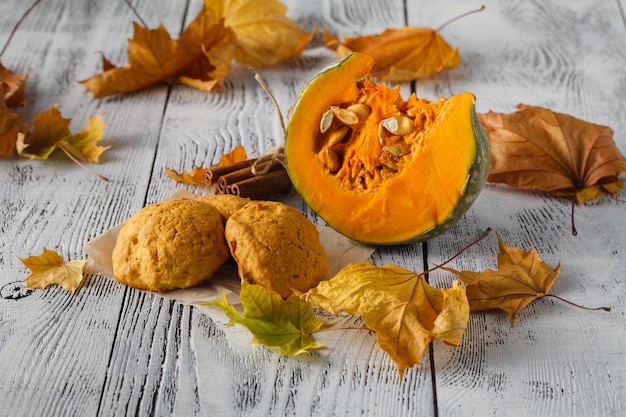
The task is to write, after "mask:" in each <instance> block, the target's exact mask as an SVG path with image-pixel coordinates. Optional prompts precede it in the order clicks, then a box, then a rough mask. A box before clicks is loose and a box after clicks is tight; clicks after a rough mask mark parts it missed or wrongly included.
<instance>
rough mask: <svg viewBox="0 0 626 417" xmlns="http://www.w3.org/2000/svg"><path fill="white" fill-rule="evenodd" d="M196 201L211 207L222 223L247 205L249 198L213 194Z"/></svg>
mask: <svg viewBox="0 0 626 417" xmlns="http://www.w3.org/2000/svg"><path fill="white" fill-rule="evenodd" d="M198 201H201V202H203V203H207V204H210V205H212V206H213V207H215V208H216V209H217V211H219V212H220V214H221V215H222V219H223V220H224V223H226V220H228V218H229V217H230V216H231V215H232V214H233V213H234V212H236V211H237V210H239V209H240V208H242V207H243V206H245V205H246V204H248V203H249V202H250V201H252V200H250V199H249V198H245V197H240V196H238V195H234V194H215V195H207V196H204V197H200V198H198Z"/></svg>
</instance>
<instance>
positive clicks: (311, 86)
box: [285, 55, 491, 245]
mask: <svg viewBox="0 0 626 417" xmlns="http://www.w3.org/2000/svg"><path fill="white" fill-rule="evenodd" d="M351 57H352V55H348V56H346V57H344V58H342V59H340V60H338V61H336V62H335V63H333V64H332V65H330V66H329V67H327V68H325V69H324V70H322V71H321V72H320V73H318V74H317V75H316V76H315V77H314V78H313V79H312V80H310V81H309V82H308V83H307V84H306V85H305V87H304V88H303V89H302V91H301V93H300V95H299V99H298V100H297V102H296V104H295V106H294V109H293V111H292V118H291V119H290V120H289V123H288V126H287V134H286V152H285V155H286V166H287V172H288V173H289V175H290V177H291V179H292V182H293V185H294V188H295V189H296V190H297V191H298V192H299V193H300V195H301V196H302V198H303V199H304V201H305V202H306V203H307V204H309V206H311V208H312V209H313V210H314V211H315V212H316V213H317V215H319V216H320V218H322V219H324V220H326V221H328V220H327V219H325V213H321V212H318V211H317V210H316V209H315V208H314V207H313V206H312V205H311V204H310V201H308V197H310V196H307V193H306V192H304V193H303V192H302V189H301V186H300V185H301V184H299V178H298V176H297V175H293V172H292V165H291V164H290V152H289V150H288V147H289V145H290V143H289V141H290V140H298V141H311V138H312V137H314V135H315V132H313V131H311V132H308V131H305V130H306V129H304V131H303V129H300V128H298V129H296V130H297V131H298V132H299V134H300V136H305V137H299V136H296V135H295V134H292V135H290V128H291V126H292V123H295V124H297V123H301V122H302V121H303V120H302V119H303V118H304V117H318V116H319V114H318V113H317V112H318V111H319V109H318V108H316V107H318V104H319V103H320V102H321V101H318V100H316V99H317V97H316V96H315V95H314V94H313V93H312V91H315V87H316V85H318V84H317V83H331V85H337V87H338V89H337V91H336V92H332V93H330V94H332V96H333V97H331V98H329V97H324V99H323V101H324V102H326V101H334V102H342V100H337V97H342V98H344V99H345V98H346V97H348V98H352V99H353V98H356V97H357V96H358V90H357V89H356V87H353V86H352V84H346V83H344V84H346V85H345V88H344V89H343V90H340V88H343V87H344V85H343V84H341V81H344V80H346V79H353V80H354V81H356V80H357V79H359V78H364V77H366V76H367V75H368V74H369V69H370V68H371V65H373V61H371V62H370V63H366V62H365V61H364V59H363V57H362V56H361V57H360V59H359V60H358V65H360V67H359V66H356V67H353V65H352V63H351V62H350V60H351ZM355 61H357V60H355ZM346 64H347V65H346ZM339 71H341V72H339ZM352 90H354V91H352ZM307 94H308V95H307ZM352 95H354V97H352ZM343 101H348V100H343ZM471 112H472V115H471V120H472V132H473V137H474V141H475V153H474V157H473V160H472V163H471V166H470V168H469V170H468V177H467V181H466V183H465V186H464V189H463V193H462V195H461V197H460V199H459V201H458V203H457V204H456V206H455V207H454V209H453V210H452V212H451V213H450V215H449V216H448V217H447V218H446V219H445V220H444V221H442V222H440V224H438V225H436V226H434V227H432V228H430V229H428V230H426V231H425V232H422V233H420V234H417V235H415V236H413V237H411V238H409V239H398V240H397V241H389V240H387V241H383V242H376V241H373V240H368V241H366V242H365V243H368V244H375V245H394V244H405V243H416V242H421V241H425V240H428V239H432V238H434V237H436V236H439V235H441V234H442V233H444V232H445V231H447V230H449V229H450V228H451V227H452V226H454V225H455V224H456V223H457V222H458V221H459V220H460V219H461V218H462V217H463V215H464V214H465V213H466V212H467V210H468V209H469V208H470V207H471V206H472V204H473V203H474V201H475V200H476V198H477V197H478V195H479V194H480V192H481V190H482V188H483V186H484V184H485V182H486V179H487V176H488V174H489V171H490V169H491V150H490V147H489V141H488V138H487V135H486V133H485V131H484V129H483V128H482V126H481V125H480V122H479V120H478V117H477V115H476V111H475V107H474V105H473V104H472V106H471ZM320 114H321V113H320ZM296 115H297V117H295V116H296ZM307 124H308V123H307ZM309 134H310V135H311V137H306V136H307V135H309ZM349 215H350V213H346V216H349ZM329 225H330V226H331V227H333V228H334V229H335V230H337V231H338V232H339V233H342V234H345V233H344V231H342V230H341V227H338V226H337V225H333V224H331V223H330V222H329ZM346 236H348V237H351V238H353V239H354V237H353V236H349V235H348V234H346ZM357 240H358V239H357Z"/></svg>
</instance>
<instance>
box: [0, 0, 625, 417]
mask: <svg viewBox="0 0 626 417" xmlns="http://www.w3.org/2000/svg"><path fill="white" fill-rule="evenodd" d="M132 3H133V4H134V6H135V7H136V9H137V11H138V13H139V14H140V15H141V16H142V18H143V19H144V20H145V21H146V23H147V24H148V26H149V27H151V28H154V27H156V26H157V25H158V24H159V23H161V22H162V23H163V24H164V25H165V27H166V28H167V29H168V31H169V32H170V33H171V34H172V36H173V37H177V36H178V34H179V33H180V31H181V30H182V29H183V28H184V27H185V26H186V24H187V23H188V22H189V20H190V18H192V17H193V16H195V14H196V13H197V11H198V10H199V8H200V6H201V1H199V0H176V1H170V0H150V1H147V0H140V1H133V2H132ZM30 4H31V2H26V1H19V2H16V1H9V0H3V1H1V2H0V43H2V44H3V43H4V42H5V40H6V38H7V37H8V36H9V33H10V31H11V29H12V28H13V26H14V24H15V23H16V21H17V20H18V19H19V17H20V16H21V15H22V14H23V13H24V12H25V10H26V9H27V8H28V7H29V6H30ZM286 4H287V5H288V7H289V12H288V15H289V16H290V17H291V18H293V19H300V18H308V19H311V20H312V21H314V22H317V23H323V24H324V25H326V27H327V28H328V29H329V30H330V31H331V32H334V33H337V34H339V35H341V36H345V35H349V36H354V35H363V34H373V33H378V32H381V31H382V30H384V29H385V28H388V27H399V26H402V25H404V24H410V25H414V26H427V27H437V26H438V25H439V24H441V23H443V22H444V21H446V20H448V19H449V18H451V17H454V16H456V15H458V14H460V13H462V12H465V11H468V10H470V9H472V8H475V7H478V6H480V4H481V3H476V4H470V3H468V2H467V1H464V0H448V1H446V2H432V1H425V0H419V1H402V0H385V1H378V0H374V1H359V0H342V1H339V0H319V1H308V2H304V1H296V0H290V1H287V2H286ZM484 4H485V6H486V9H485V10H484V11H483V12H482V13H479V14H476V15H472V16H470V17H467V18H465V19H463V20H460V21H457V22H456V23H454V24H453V25H451V26H448V27H447V28H446V29H445V30H444V31H443V32H442V35H443V36H444V37H445V38H446V39H447V40H448V41H449V42H450V43H451V44H452V45H455V46H456V45H458V46H459V47H460V54H461V58H462V59H463V64H462V65H461V66H460V67H458V68H456V69H454V70H452V71H450V72H447V73H442V74H439V75H436V76H434V77H432V78H429V79H426V80H420V81H417V82H415V83H414V84H413V85H410V84H408V83H407V84H405V85H403V87H402V88H403V91H405V92H406V93H407V94H408V92H409V91H410V90H411V88H413V89H415V91H417V93H418V95H420V96H422V97H425V98H429V99H436V98H437V97H439V96H440V95H444V96H449V95H452V94H455V93H459V92H462V91H465V90H468V91H471V92H473V93H474V94H475V95H476V96H477V110H478V111H479V112H486V111H488V110H494V111H497V112H505V113H508V112H512V111H514V110H515V108H514V106H515V105H516V104H518V103H526V104H532V105H540V106H545V107H549V108H551V109H553V110H555V111H559V112H562V113H568V114H571V115H574V116H576V117H579V118H582V119H585V120H589V121H593V122H594V123H599V124H603V125H608V126H610V127H612V128H613V129H614V130H615V140H616V142H617V144H618V146H619V147H620V148H621V149H622V151H624V150H626V15H625V11H626V1H624V0H600V1H597V0H560V1H545V2H527V1H522V0H507V1H496V0H487V1H485V2H484ZM133 20H135V16H134V15H133V13H132V12H131V10H130V9H129V8H128V7H127V6H126V5H125V3H124V2H123V1H122V0H116V1H104V0H90V1H84V0H45V1H43V2H42V3H41V4H39V5H38V6H37V7H36V8H35V9H34V10H33V11H32V13H31V14H30V15H29V16H28V17H27V18H26V19H25V20H24V21H23V23H22V25H21V26H20V28H19V30H18V31H17V32H16V33H15V36H14V38H13V40H12V41H11V43H10V45H9V47H8V49H7V50H6V52H5V53H4V54H3V55H2V56H1V57H0V60H1V62H2V63H3V64H4V65H5V66H7V67H9V68H11V69H12V70H14V71H17V72H26V71H27V70H28V69H32V70H33V72H32V75H31V77H30V79H29V81H28V87H27V100H28V104H27V107H25V108H23V109H19V110H18V111H19V112H20V113H21V114H23V115H24V119H25V120H32V118H33V117H34V114H35V113H36V112H42V111H45V110H47V109H48V108H50V107H51V106H52V105H53V104H54V103H59V105H60V110H61V112H62V113H63V115H64V116H65V117H71V118H72V128H73V129H74V130H77V129H79V128H81V127H82V126H84V124H85V122H86V120H87V118H88V116H90V115H96V114H103V115H104V118H105V122H106V124H107V127H106V129H105V138H104V141H103V145H110V146H111V149H110V150H108V151H107V152H106V153H105V154H104V155H103V163H102V164H101V165H97V166H94V168H95V169H96V170H97V171H98V172H99V173H101V174H102V175H105V176H106V177H108V178H109V179H110V181H108V182H104V181H102V180H100V179H98V178H97V177H95V176H93V175H90V174H89V173H87V172H85V171H83V170H82V169H81V168H79V167H78V166H76V165H74V164H73V163H71V162H69V161H68V160H67V159H66V158H65V157H64V156H62V155H57V156H53V157H51V158H50V159H48V160H45V161H40V160H33V161H31V160H28V159H25V158H18V157H8V158H1V159H0V208H1V212H2V216H1V218H0V287H2V288H3V298H1V299H0V404H1V406H0V415H3V416H26V415H29V416H94V415H98V416H113V415H115V416H120V415H178V416H192V415H203V416H249V415H254V416H270V415H271V416H282V415H294V416H307V415H313V416H330V415H336V416H348V415H349V416H352V415H367V416H418V415H419V416H568V417H573V416H621V415H626V360H625V359H626V358H625V356H626V323H625V317H624V314H625V312H626V205H625V204H624V203H623V202H618V201H616V200H614V199H611V198H604V199H601V200H598V201H597V202H593V203H588V204H585V205H584V206H582V207H580V208H578V209H577V212H576V218H577V229H578V236H572V234H571V232H570V223H569V214H570V202H569V201H568V200H560V199H555V198H553V197H551V196H549V195H547V194H544V193H541V192H532V191H519V190H514V189H512V188H509V187H506V186H502V185H493V184H488V185H487V186H486V187H485V190H484V191H483V193H482V194H481V196H480V197H479V199H478V201H477V202H476V204H475V205H474V206H473V207H472V209H471V210H470V211H469V212H468V213H467V214H466V215H465V217H464V218H463V219H462V220H461V222H460V223H458V224H457V225H456V226H455V227H454V228H453V229H452V230H450V231H449V232H448V233H446V234H445V235H443V236H440V237H438V238H435V239H433V240H431V241H428V242H427V243H424V244H414V245H405V246H391V247H382V248H380V249H378V250H377V251H376V252H374V254H373V255H372V257H371V259H370V260H371V261H372V262H374V263H376V264H378V265H382V264H386V263H393V264H397V265H400V266H403V267H405V268H407V269H411V270H415V271H417V272H419V271H423V270H424V269H425V268H427V267H428V266H432V264H436V263H440V262H442V261H443V260H445V259H447V258H448V257H450V256H451V255H452V254H454V253H456V252H457V251H458V250H459V249H460V248H461V247H463V246H464V245H465V244H467V243H468V242H469V241H471V240H472V239H474V238H475V237H477V236H478V235H480V233H481V232H482V231H484V230H485V229H486V228H487V227H492V228H493V229H494V232H495V233H493V234H492V235H491V236H490V237H489V238H488V239H487V240H485V241H483V242H481V243H480V244H479V245H476V246H473V247H472V248H471V249H470V250H469V251H467V252H466V253H464V254H463V256H461V257H459V258H457V259H456V260H454V261H453V263H452V264H451V265H450V266H452V267H454V268H456V269H459V270H460V269H471V270H475V271H480V270H483V269H486V268H495V267H496V264H495V255H496V251H497V237H501V238H502V239H503V240H504V241H505V242H507V243H509V244H511V245H515V246H519V247H522V248H525V249H527V250H529V249H530V247H532V246H534V247H536V248H537V250H538V251H539V253H540V254H541V255H542V257H543V259H544V260H545V261H546V262H547V263H548V264H551V265H556V264H557V263H558V262H559V261H560V262H561V265H562V272H561V277H560V278H559V279H558V280H557V281H556V284H555V286H554V287H553V291H554V292H555V293H556V294H558V295H561V296H563V297H566V298H568V299H570V300H572V301H576V302H579V303H581V304H585V305H590V306H599V305H608V306H611V307H612V308H613V310H612V311H611V312H609V313H607V312H589V311H584V310H580V309H577V308H574V307H571V306H568V305H566V304H563V303H561V302H558V301H555V300H552V299H542V300H539V301H536V302H534V303H532V304H531V305H530V306H529V307H528V308H527V309H525V310H523V311H522V312H521V313H520V314H519V316H518V318H517V321H516V325H515V327H511V326H510V324H509V318H508V316H507V315H506V314H505V313H503V312H501V311H488V312H481V313H472V315H471V317H470V322H469V327H468V329H467V331H466V333H465V336H464V339H463V342H462V344H461V346H460V347H459V348H458V349H454V348H451V347H448V346H445V345H444V344H443V343H440V342H438V341H435V342H434V343H433V344H432V345H431V349H429V350H428V351H427V352H426V353H425V355H424V357H423V361H422V364H421V365H418V366H416V367H414V368H412V369H410V370H409V371H408V372H407V373H406V375H405V377H404V379H403V380H400V379H399V377H398V373H397V370H396V368H395V366H394V364H393V362H391V360H390V359H389V358H388V357H387V355H386V354H384V353H383V352H381V351H379V350H378V349H377V347H376V344H375V337H374V336H373V335H371V334H369V333H366V332H354V331H353V332H350V331H345V332H339V333H337V334H336V335H335V336H334V338H335V341H334V344H333V346H332V349H330V350H329V351H326V352H324V353H320V354H319V355H309V356H306V357H304V358H287V357H281V356H279V355H277V354H275V353H273V352H271V351H269V350H267V349H264V348H257V349H252V348H248V347H246V344H245V343H244V344H241V343H235V341H234V340H233V338H234V337H241V334H239V333H237V334H235V333H233V331H232V330H231V329H227V328H225V327H224V325H222V324H220V323H216V322H214V321H213V320H211V319H210V318H209V317H207V316H206V315H204V314H202V313H200V312H199V311H197V310H196V309H195V308H193V307H189V306H184V305H181V304H179V303H177V302H174V301H168V300H165V299H163V298H161V297H159V296H155V295H152V294H147V293H144V292H141V291H137V290H134V289H131V288H127V287H124V286H122V285H120V284H118V283H116V282H113V281H110V280H107V279H104V278H102V277H100V276H97V275H90V276H88V277H87V280H86V282H85V284H84V286H83V287H82V288H80V289H79V290H78V292H77V293H76V294H75V295H73V296H72V295H70V294H68V293H67V292H66V291H64V290H63V289H61V288H59V287H52V288H49V289H47V290H36V291H26V290H24V289H23V288H22V286H23V284H24V279H25V277H26V276H27V275H28V273H29V272H28V270H27V269H26V268H25V267H24V266H23V264H22V263H21V262H20V260H19V259H18V257H26V256H28V255H30V254H33V255H35V254H39V253H40V252H41V251H42V249H43V247H44V246H45V247H49V248H51V247H54V246H55V245H60V246H61V247H62V249H63V254H64V256H65V257H66V258H68V259H84V258H85V256H86V255H85V254H84V252H83V249H82V246H83V244H84V243H85V242H86V241H88V240H89V239H92V238H93V237H95V236H97V235H99V234H101V233H102V232H103V231H105V230H107V229H109V228H110V227H112V226H114V225H115V224H117V223H120V222H122V221H124V220H125V219H127V218H128V217H129V216H130V215H131V214H133V213H134V212H136V211H137V210H139V209H140V208H141V207H143V206H145V205H147V204H150V203H152V202H155V201H158V200H161V199H164V198H166V197H167V196H169V195H170V194H171V193H173V192H174V191H176V190H177V189H180V188H181V186H180V185H177V184H176V183H174V182H173V181H171V180H169V179H168V178H167V177H166V176H165V174H164V172H163V168H164V167H171V168H176V169H179V168H183V167H186V168H191V167H192V166H194V165H198V166H207V165H209V164H211V163H214V162H216V161H217V159H218V158H219V156H220V155H221V154H222V153H224V152H228V151H229V150H231V149H232V148H233V147H234V146H236V145H237V144H239V143H241V144H243V145H244V146H245V147H246V149H247V150H248V152H256V153H257V154H260V153H263V152H264V151H266V150H268V149H269V148H271V147H272V146H275V145H277V144H280V143H281V141H282V138H281V130H280V126H279V123H278V120H277V118H276V115H275V112H274V108H273V107H272V106H271V103H270V102H269V100H268V98H267V96H266V95H265V93H264V92H263V91H262V90H261V88H260V87H259V86H258V85H257V84H256V82H255V80H254V79H253V77H252V74H251V71H250V70H249V69H248V68H247V67H246V66H243V65H235V66H234V67H233V68H232V70H231V72H230V74H229V76H228V78H227V81H226V83H225V86H224V88H223V90H222V92H220V93H217V94H207V93H202V92H200V91H196V90H194V89H191V88H188V87H183V86H172V87H170V86H165V85H161V86H156V87H152V88H148V89H146V90H143V91H140V92H137V93H132V94H127V95H123V96H115V97H112V98H107V99H101V100H98V99H94V98H93V96H91V95H90V94H87V93H84V88H83V87H82V86H81V85H80V84H79V83H78V81H79V80H82V79H85V78H88V77H90V76H92V75H94V74H96V73H98V72H100V71H101V66H100V56H99V55H98V54H97V53H96V52H97V51H102V52H103V53H104V54H105V55H106V56H107V57H108V58H110V59H111V60H112V61H113V62H115V63H118V64H120V65H123V64H125V62H126V52H127V42H126V41H127V39H128V38H130V37H131V36H132V25H131V22H132V21H133ZM332 60H333V54H332V53H331V52H330V51H328V50H326V49H324V48H323V47H322V44H321V39H320V38H319V37H318V38H316V39H315V40H314V42H313V43H312V44H311V46H310V47H309V48H308V49H307V50H306V51H305V53H304V54H303V55H302V56H301V57H298V58H296V59H293V60H290V61H288V62H286V63H284V64H281V65H278V66H276V67H272V68H267V69H263V70H261V74H262V76H263V77H264V79H265V80H266V82H267V83H268V84H269V85H270V87H271V88H272V90H273V91H274V93H275V95H276V96H277V99H278V101H279V103H280V105H281V107H282V108H283V109H284V110H286V109H288V108H289V107H290V106H291V105H292V104H293V103H294V101H295V99H296V96H297V93H298V91H299V90H300V88H301V87H302V86H303V85H304V83H305V82H306V81H307V80H308V79H310V78H311V77H312V76H313V75H314V74H315V73H317V72H318V71H319V70H320V69H322V68H323V67H325V66H326V65H327V64H329V63H330V62H331V61H332ZM405 97H406V95H405ZM187 189H188V190H190V191H195V190H196V189H195V188H194V187H192V186H189V187H187ZM621 198H622V200H623V199H624V192H622V193H621ZM302 210H303V211H304V213H305V214H307V215H308V216H309V217H310V218H311V219H312V220H313V221H315V222H318V223H319V222H321V221H320V220H319V219H318V218H316V217H315V215H314V214H313V213H312V212H311V211H310V210H309V209H307V207H306V206H305V205H304V204H302ZM429 278H430V282H431V284H432V285H435V286H440V287H443V286H446V285H447V283H448V282H449V280H450V275H449V274H448V273H446V272H444V271H435V272H433V273H431V274H430V277H429ZM354 320H355V323H359V321H358V319H354Z"/></svg>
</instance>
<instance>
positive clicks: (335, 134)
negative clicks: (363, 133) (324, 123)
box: [327, 126, 350, 147]
mask: <svg viewBox="0 0 626 417" xmlns="http://www.w3.org/2000/svg"><path fill="white" fill-rule="evenodd" d="M349 130H350V128H349V127H348V126H341V127H340V128H339V129H337V130H333V131H332V132H331V133H330V134H329V135H328V142H327V143H328V146H329V147H333V146H336V145H339V144H340V143H341V141H342V140H344V138H345V137H346V135H347V134H348V131H349Z"/></svg>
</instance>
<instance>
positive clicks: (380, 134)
mask: <svg viewBox="0 0 626 417" xmlns="http://www.w3.org/2000/svg"><path fill="white" fill-rule="evenodd" d="M378 142H380V146H385V142H387V135H386V134H385V128H384V127H383V124H382V123H378Z"/></svg>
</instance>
